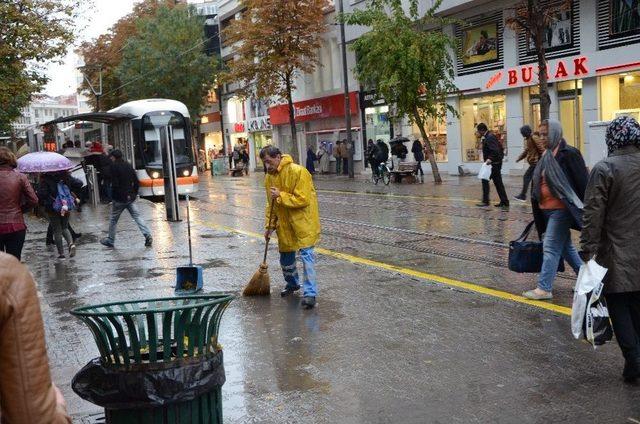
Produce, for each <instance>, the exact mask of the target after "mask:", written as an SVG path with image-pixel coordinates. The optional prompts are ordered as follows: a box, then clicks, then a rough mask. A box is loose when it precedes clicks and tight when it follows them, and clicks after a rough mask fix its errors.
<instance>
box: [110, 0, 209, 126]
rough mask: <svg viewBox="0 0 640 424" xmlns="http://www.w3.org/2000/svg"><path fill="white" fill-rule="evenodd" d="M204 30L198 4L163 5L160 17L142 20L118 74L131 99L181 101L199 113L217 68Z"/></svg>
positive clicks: (193, 114)
mask: <svg viewBox="0 0 640 424" xmlns="http://www.w3.org/2000/svg"><path fill="white" fill-rule="evenodd" d="M203 28H204V17H202V16H198V15H197V14H196V13H195V8H193V6H186V5H178V6H176V7H174V8H169V7H167V6H160V7H159V8H158V10H157V11H156V14H155V15H154V16H149V17H146V18H143V19H140V20H139V21H138V22H137V35H136V36H134V37H133V38H131V39H130V40H129V42H128V43H127V46H126V48H125V50H124V51H123V56H122V62H121V63H120V64H119V65H118V66H117V68H116V72H115V74H116V76H117V77H118V79H120V81H121V82H122V88H121V90H122V91H123V92H124V94H125V95H126V97H127V98H128V99H130V100H133V99H141V98H149V97H162V98H168V99H175V100H179V101H181V102H182V103H184V104H185V105H186V106H187V108H188V109H189V112H190V113H191V115H192V116H196V115H198V114H199V113H200V111H201V109H202V105H203V104H204V101H205V98H206V96H207V93H208V90H209V89H210V88H211V86H212V85H213V83H214V81H215V77H216V75H215V72H216V68H217V66H216V62H215V59H214V58H210V57H209V56H207V55H206V54H205V52H204V45H205V43H206V39H205V36H204V30H203Z"/></svg>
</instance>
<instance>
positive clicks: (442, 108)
mask: <svg viewBox="0 0 640 424" xmlns="http://www.w3.org/2000/svg"><path fill="white" fill-rule="evenodd" d="M441 2H442V0H439V1H436V2H435V3H434V5H433V6H432V7H431V8H430V9H428V10H427V11H426V13H425V14H424V15H419V13H418V0H411V1H410V7H409V8H408V10H407V11H405V9H404V8H403V7H402V2H401V1H400V0H370V1H369V3H368V4H367V8H366V9H363V10H358V11H355V12H353V13H349V14H345V15H344V17H343V19H344V20H345V22H346V23H348V24H352V25H361V26H367V27H370V28H371V30H370V31H369V32H367V33H366V34H364V35H363V36H361V37H360V38H358V39H357V40H356V41H355V42H354V43H353V44H352V48H353V49H354V50H355V52H356V56H357V57H358V62H357V64H356V68H355V73H356V77H357V78H358V79H359V80H360V81H361V82H362V83H363V84H365V85H369V86H372V87H375V88H376V89H377V91H378V92H379V93H380V94H381V95H382V96H383V97H384V99H385V100H386V101H387V102H388V103H389V104H391V105H394V109H395V111H394V115H395V116H394V117H395V118H396V119H397V118H399V117H403V116H407V117H408V118H409V120H410V121H411V122H412V123H415V124H416V125H417V126H418V129H419V130H420V134H421V135H422V138H423V139H424V140H425V148H426V150H427V154H428V156H429V163H430V164H431V170H432V172H433V179H434V181H435V182H436V183H441V182H442V178H441V177H440V172H439V171H438V164H437V163H436V160H435V155H434V154H433V149H432V148H431V145H430V143H429V136H428V135H427V132H426V128H425V124H426V121H427V120H428V119H429V118H432V119H444V118H445V117H446V113H447V111H449V112H451V113H453V114H455V115H456V116H457V111H456V110H455V109H454V108H453V107H452V106H450V105H448V104H447V103H446V98H447V96H448V95H450V94H451V93H453V92H455V91H457V88H456V87H455V85H454V83H453V77H454V65H453V59H452V58H451V55H450V54H449V52H448V50H450V49H454V47H455V43H454V41H453V40H452V39H451V38H450V37H448V36H447V35H445V34H444V33H442V32H441V31H440V30H439V28H440V27H442V26H443V25H446V24H448V23H449V22H450V21H448V20H445V19H442V18H438V17H436V16H435V11H436V10H437V9H438V7H439V6H440V3H441ZM425 28H436V29H434V30H425Z"/></svg>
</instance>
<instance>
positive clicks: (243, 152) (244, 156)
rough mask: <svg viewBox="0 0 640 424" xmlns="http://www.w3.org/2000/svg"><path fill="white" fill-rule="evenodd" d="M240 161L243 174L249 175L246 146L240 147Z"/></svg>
mask: <svg viewBox="0 0 640 424" xmlns="http://www.w3.org/2000/svg"><path fill="white" fill-rule="evenodd" d="M240 161H241V162H242V166H243V168H244V173H245V175H249V152H248V151H247V148H246V147H243V148H242V149H240Z"/></svg>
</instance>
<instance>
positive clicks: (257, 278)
mask: <svg viewBox="0 0 640 424" xmlns="http://www.w3.org/2000/svg"><path fill="white" fill-rule="evenodd" d="M274 203H275V201H274V200H271V211H270V212H269V229H271V217H272V216H273V205H274ZM269 240H271V237H269V238H267V240H266V243H265V244H264V257H263V258H262V263H261V264H260V267H259V268H258V270H257V271H256V273H255V274H253V277H251V280H249V284H247V286H246V287H245V288H244V290H243V291H242V295H243V296H269V295H270V294H271V284H270V281H269V273H268V272H267V270H268V268H269V267H268V266H267V251H268V250H269Z"/></svg>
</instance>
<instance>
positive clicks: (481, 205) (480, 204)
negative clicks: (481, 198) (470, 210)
mask: <svg viewBox="0 0 640 424" xmlns="http://www.w3.org/2000/svg"><path fill="white" fill-rule="evenodd" d="M476 206H477V207H479V208H486V207H487V206H489V203H485V202H480V203H476Z"/></svg>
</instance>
